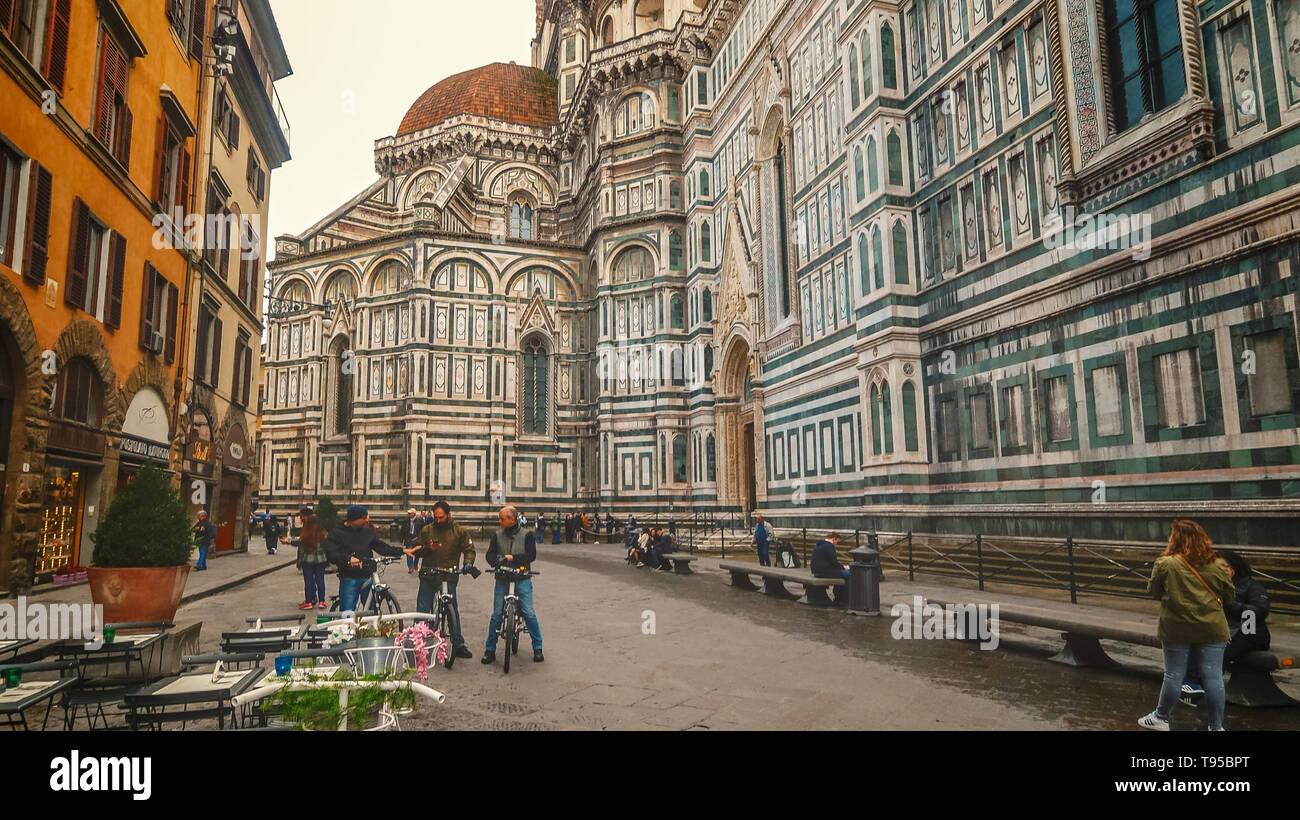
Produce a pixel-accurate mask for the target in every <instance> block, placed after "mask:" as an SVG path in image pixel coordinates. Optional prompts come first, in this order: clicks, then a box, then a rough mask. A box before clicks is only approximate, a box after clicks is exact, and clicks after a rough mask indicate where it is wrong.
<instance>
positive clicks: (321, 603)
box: [316, 601, 329, 609]
mask: <svg viewBox="0 0 1300 820" xmlns="http://www.w3.org/2000/svg"><path fill="white" fill-rule="evenodd" d="M316 606H317V607H318V608H320V609H329V607H327V606H325V602H324V601H321V602H320V603H318V604H316Z"/></svg>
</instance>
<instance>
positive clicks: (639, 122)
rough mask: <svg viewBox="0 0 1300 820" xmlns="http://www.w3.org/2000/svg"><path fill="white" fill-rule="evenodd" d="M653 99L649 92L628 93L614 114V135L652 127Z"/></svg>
mask: <svg viewBox="0 0 1300 820" xmlns="http://www.w3.org/2000/svg"><path fill="white" fill-rule="evenodd" d="M655 125H656V122H655V101H654V97H651V96H650V95H649V94H630V95H628V96H627V97H624V98H623V101H622V102H621V103H619V106H618V111H617V112H616V113H615V115H614V136H615V137H624V136H627V135H628V134H639V133H641V132H642V131H649V130H650V129H652V128H654V127H655Z"/></svg>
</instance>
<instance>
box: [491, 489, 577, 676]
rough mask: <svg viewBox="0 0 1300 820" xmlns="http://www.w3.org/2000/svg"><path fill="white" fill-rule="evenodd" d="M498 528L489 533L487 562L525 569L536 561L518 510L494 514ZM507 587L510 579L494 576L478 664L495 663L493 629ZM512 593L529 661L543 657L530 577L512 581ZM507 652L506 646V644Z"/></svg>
mask: <svg viewBox="0 0 1300 820" xmlns="http://www.w3.org/2000/svg"><path fill="white" fill-rule="evenodd" d="M497 521H498V522H499V523H500V524H501V529H500V530H498V531H497V532H496V533H494V534H493V536H492V543H491V544H489V545H488V551H487V562H488V564H489V565H491V566H492V567H495V568H500V567H507V568H509V569H517V570H520V571H523V572H527V571H528V568H529V567H531V566H532V565H533V562H534V561H536V560H537V540H536V538H535V537H534V536H533V533H532V530H526V529H524V528H522V527H520V526H519V511H518V510H516V509H515V508H514V507H502V508H501V511H500V512H498V513H497ZM552 526H553V527H554V533H555V537H556V538H557V539H558V538H559V537H560V516H559V513H556V515H555V520H554V521H553V522H552ZM509 590H510V581H509V580H508V579H506V578H502V577H501V576H500V575H498V576H497V583H496V590H495V592H494V594H493V600H492V619H491V620H490V621H488V634H487V645H486V646H485V647H484V649H483V660H482V661H481V662H482V663H495V662H496V659H497V630H498V629H500V628H501V609H502V607H503V606H504V605H505V599H506V592H508V591H509ZM515 594H516V595H518V596H519V611H520V613H521V614H523V616H524V625H525V626H527V627H528V635H529V637H530V638H531V639H532V642H533V662H534V663H541V662H542V661H544V660H546V658H545V657H543V655H542V625H541V624H540V623H538V621H537V610H536V609H534V608H533V579H532V578H523V579H520V580H519V581H516V582H515ZM507 651H509V647H507Z"/></svg>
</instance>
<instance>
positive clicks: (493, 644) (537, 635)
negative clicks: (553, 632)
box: [486, 578, 542, 652]
mask: <svg viewBox="0 0 1300 820" xmlns="http://www.w3.org/2000/svg"><path fill="white" fill-rule="evenodd" d="M509 590H510V585H509V584H497V585H496V592H495V593H494V594H493V598H492V620H491V621H489V622H488V636H487V647H486V649H487V651H488V652H496V651H497V630H498V629H500V628H501V607H502V606H504V605H505V600H506V593H507V592H508V591H509ZM515 594H516V595H518V596H519V611H520V612H521V613H522V614H523V616H524V626H527V627H528V634H529V635H530V636H531V637H532V640H533V651H535V652H537V651H541V648H542V625H541V624H539V623H538V622H537V611H536V610H534V609H533V579H532V578H525V579H524V580H522V581H519V582H518V583H516V584H515Z"/></svg>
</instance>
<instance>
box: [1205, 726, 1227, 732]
mask: <svg viewBox="0 0 1300 820" xmlns="http://www.w3.org/2000/svg"><path fill="white" fill-rule="evenodd" d="M1206 731H1209V732H1226V731H1228V730H1227V729H1225V728H1223V727H1222V726H1219V727H1214V726H1207V727H1206Z"/></svg>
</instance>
